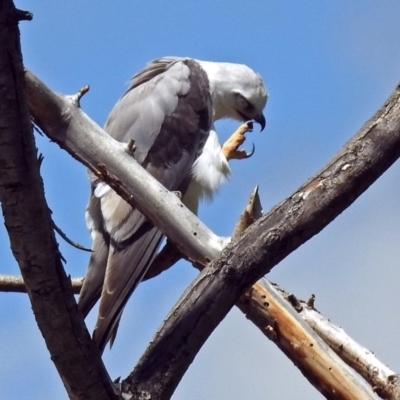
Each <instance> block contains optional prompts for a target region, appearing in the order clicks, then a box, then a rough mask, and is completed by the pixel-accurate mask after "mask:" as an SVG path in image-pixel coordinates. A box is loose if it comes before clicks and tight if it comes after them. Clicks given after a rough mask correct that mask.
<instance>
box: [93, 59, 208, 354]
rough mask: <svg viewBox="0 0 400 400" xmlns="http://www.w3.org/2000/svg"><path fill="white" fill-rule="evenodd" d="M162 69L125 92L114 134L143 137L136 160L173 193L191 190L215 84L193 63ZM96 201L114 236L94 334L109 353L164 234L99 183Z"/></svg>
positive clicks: (123, 138)
mask: <svg viewBox="0 0 400 400" xmlns="http://www.w3.org/2000/svg"><path fill="white" fill-rule="evenodd" d="M162 71H164V72H162V73H160V74H158V75H155V76H154V77H152V78H151V79H150V80H148V81H146V82H144V83H142V84H141V85H140V86H137V87H135V88H133V89H131V90H128V91H127V92H126V93H125V95H124V96H123V97H122V98H121V100H120V101H119V103H118V104H117V105H116V109H114V110H113V112H112V113H111V115H110V119H109V121H108V122H107V124H106V129H107V130H108V132H109V133H110V134H111V135H112V136H113V137H116V138H117V139H118V140H120V141H128V140H129V139H130V138H133V139H135V143H136V146H137V150H136V151H135V153H134V156H135V157H136V158H137V160H138V161H139V162H140V163H141V164H142V166H143V167H144V168H146V170H147V171H148V172H149V173H151V174H152V175H153V176H154V177H155V178H156V179H158V180H159V181H160V182H161V183H162V184H163V185H164V186H165V187H166V188H167V189H169V190H181V191H184V190H185V189H186V186H187V184H188V174H189V172H190V170H191V166H192V165H193V163H194V161H195V159H196V158H197V157H198V155H199V154H200V153H201V150H202V147H203V145H204V143H205V141H206V139H207V135H208V131H209V128H210V126H211V118H212V111H211V99H210V93H209V86H208V79H207V76H206V74H205V73H204V71H203V70H202V69H201V68H200V66H199V65H198V64H197V63H196V62H195V61H193V60H189V59H185V60H180V61H173V63H172V65H170V66H169V67H168V68H164V69H162ZM136 106H137V107H139V111H138V110H136V109H135V107H136ZM95 195H96V196H98V197H99V198H100V206H101V213H102V218H103V221H104V226H105V230H106V232H108V233H109V234H110V250H109V255H108V261H107V271H106V276H105V281H104V285H103V290H102V294H101V300H100V306H99V317H98V320H97V325H96V328H95V332H94V335H93V337H94V340H95V341H96V343H97V345H98V347H99V348H100V349H101V350H103V349H104V347H105V345H106V343H107V342H108V341H109V340H110V338H111V337H113V336H114V333H115V329H116V328H117V326H118V321H119V317H120V315H121V313H122V310H123V308H124V306H125V304H126V302H127V300H128V298H129V296H130V295H131V294H132V292H133V290H134V289H135V287H136V286H137V284H138V283H139V282H140V281H141V279H142V278H143V275H144V274H145V273H146V271H147V269H148V267H149V266H150V263H151V261H152V259H153V257H154V255H155V253H156V251H157V248H158V246H159V244H160V242H161V240H162V237H163V235H162V233H161V232H160V231H159V230H158V229H157V228H156V227H154V226H153V225H152V224H151V223H150V222H148V221H147V220H146V218H145V217H144V216H143V215H142V214H141V213H140V212H139V211H138V210H136V209H134V208H132V207H131V206H130V205H129V204H127V203H126V202H125V201H124V200H123V199H121V198H120V197H119V196H118V195H117V194H116V193H115V192H114V191H112V190H111V189H110V188H109V187H107V186H106V185H104V184H100V185H98V186H97V188H96V190H95Z"/></svg>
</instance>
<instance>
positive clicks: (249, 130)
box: [243, 119, 254, 132]
mask: <svg viewBox="0 0 400 400" xmlns="http://www.w3.org/2000/svg"><path fill="white" fill-rule="evenodd" d="M243 125H247V131H246V132H253V126H254V122H253V120H252V119H251V120H249V121H246V122H245V123H244V124H243Z"/></svg>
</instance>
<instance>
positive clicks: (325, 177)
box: [123, 87, 400, 399]
mask: <svg viewBox="0 0 400 400" xmlns="http://www.w3.org/2000/svg"><path fill="white" fill-rule="evenodd" d="M399 156H400V88H399V87H397V88H396V90H395V91H394V93H393V94H392V95H391V97H390V98H389V99H388V101H387V102H386V103H385V105H384V106H383V107H382V108H381V109H380V110H379V111H378V112H377V113H376V114H375V115H374V117H373V118H372V119H371V120H370V121H368V122H367V123H366V124H365V126H364V127H363V128H362V129H361V130H360V131H359V133H357V134H356V135H355V136H354V137H353V138H352V139H351V140H350V141H349V142H348V143H347V144H346V145H345V146H344V147H343V148H342V149H341V150H340V152H339V153H338V154H337V155H336V156H335V157H334V158H333V160H332V161H331V162H329V163H328V165H327V166H326V167H324V168H323V169H322V171H320V172H319V173H318V174H317V175H316V176H314V177H313V178H311V179H310V180H309V181H308V182H307V183H306V184H305V185H303V186H302V187H301V188H300V189H299V190H297V191H296V192H295V193H294V194H293V195H292V196H290V197H289V198H288V199H287V200H285V201H284V202H282V203H281V204H279V205H278V206H276V207H275V208H274V209H272V210H271V211H270V212H269V213H268V214H267V215H265V216H263V217H262V218H260V219H259V220H258V221H257V222H255V223H254V224H253V225H252V226H251V227H250V228H249V229H248V230H247V231H246V232H245V233H244V234H243V235H242V236H241V237H240V239H239V240H238V241H235V242H233V243H231V244H229V245H228V246H227V247H226V248H225V250H224V251H223V252H222V254H221V255H220V256H218V257H217V259H215V260H213V261H212V262H211V263H210V264H209V265H208V266H207V267H206V268H205V269H204V270H203V271H202V273H201V274H200V275H199V277H198V278H197V279H196V280H195V281H194V282H193V284H192V285H191V286H190V288H189V289H188V290H187V291H186V292H185V293H184V295H183V296H182V297H181V299H180V300H179V302H178V304H177V305H176V306H175V308H174V310H172V311H171V313H170V314H169V315H168V317H167V318H166V320H165V322H164V324H163V325H162V327H161V328H160V329H159V331H158V332H157V333H156V335H155V337H154V339H153V340H152V342H151V344H150V346H149V347H148V348H147V350H146V351H145V353H144V355H143V356H142V358H141V360H140V361H139V363H138V365H137V367H136V368H135V370H134V371H133V372H132V373H131V374H130V375H129V377H128V378H127V379H126V380H125V381H124V385H123V386H124V390H126V391H127V392H128V393H130V392H132V393H141V394H146V393H148V394H151V396H152V398H157V399H167V398H169V397H170V396H171V394H172V393H173V391H174V390H175V388H176V386H177V384H178V382H179V380H180V379H181V377H182V376H183V374H184V373H185V371H186V369H187V368H188V366H189V365H190V363H191V362H192V361H193V359H194V357H195V355H196V353H197V351H198V350H199V348H200V347H201V346H202V344H203V343H204V342H205V340H206V339H207V338H208V336H209V335H210V334H211V332H212V331H213V329H214V328H215V327H216V326H217V325H218V323H219V321H221V320H222V319H223V318H224V317H225V315H226V314H227V313H228V311H229V310H230V308H231V307H232V306H233V305H234V304H235V302H236V301H237V300H238V298H239V297H240V295H241V294H242V293H243V292H244V291H245V290H246V289H247V288H248V287H249V286H251V285H252V284H253V283H254V282H256V281H257V280H258V279H259V278H261V277H262V276H263V275H264V274H266V273H268V272H269V271H270V270H271V268H273V267H274V266H275V265H276V264H278V263H279V262H280V261H281V260H282V259H283V258H285V257H286V256H287V255H288V254H290V253H291V252H292V251H294V250H295V249H296V248H298V247H299V246H300V245H301V244H303V243H304V242H305V241H307V240H309V239H310V238H311V237H312V236H314V235H315V234H317V233H318V232H320V231H321V230H322V229H323V228H324V227H325V226H326V225H328V224H329V223H330V222H331V221H332V220H333V219H335V218H336V217H337V216H338V215H339V214H340V213H341V212H343V210H345V209H346V208H347V207H349V206H350V205H351V204H352V203H353V202H354V200H355V199H356V198H357V197H358V196H360V195H361V194H362V193H363V192H364V191H365V190H366V189H367V188H368V187H369V186H370V185H371V184H372V183H373V182H374V181H375V180H376V179H377V178H378V177H379V176H380V175H381V174H382V173H383V172H384V171H386V170H387V169H388V168H389V167H390V166H391V165H392V164H393V163H394V161H395V160H396V159H397V158H398V157H399Z"/></svg>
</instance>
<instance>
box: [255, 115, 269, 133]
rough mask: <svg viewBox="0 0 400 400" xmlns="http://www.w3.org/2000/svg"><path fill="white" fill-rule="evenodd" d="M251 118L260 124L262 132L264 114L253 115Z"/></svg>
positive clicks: (264, 122) (264, 123)
mask: <svg viewBox="0 0 400 400" xmlns="http://www.w3.org/2000/svg"><path fill="white" fill-rule="evenodd" d="M253 120H254V121H256V122H257V123H259V124H260V126H261V132H262V131H263V130H264V128H265V125H266V121H265V117H264V114H260V115H256V116H255V117H253Z"/></svg>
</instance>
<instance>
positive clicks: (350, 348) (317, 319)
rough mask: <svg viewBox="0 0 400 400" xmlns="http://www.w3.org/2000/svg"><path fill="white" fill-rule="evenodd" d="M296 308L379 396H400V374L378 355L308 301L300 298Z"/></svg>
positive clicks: (387, 397) (389, 398)
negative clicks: (378, 357) (381, 360)
mask: <svg viewBox="0 0 400 400" xmlns="http://www.w3.org/2000/svg"><path fill="white" fill-rule="evenodd" d="M280 291H281V289H280ZM293 307H294V308H295V309H296V311H297V312H298V313H299V314H300V316H301V317H302V318H303V319H304V321H305V322H307V324H308V325H309V326H311V328H312V329H313V330H314V331H315V332H316V333H317V334H318V336H319V337H321V338H322V339H323V340H324V341H325V343H327V344H328V345H329V347H330V348H332V349H333V351H334V352H335V353H336V354H338V355H339V357H340V358H342V359H343V360H344V361H345V362H346V363H347V364H348V365H349V366H351V367H352V368H353V369H354V370H355V371H357V372H358V373H359V374H360V375H361V376H362V377H363V378H364V379H365V380H366V381H367V382H369V384H370V385H371V387H373V388H374V390H375V391H376V392H377V393H378V394H379V396H381V397H382V398H383V399H388V400H399V399H400V376H399V374H396V373H395V372H394V371H392V370H391V369H390V368H388V367H387V366H386V365H384V364H383V363H381V362H380V361H379V360H378V359H377V358H376V356H375V354H373V353H372V352H371V351H369V350H368V349H366V348H365V347H363V346H361V345H359V344H358V343H357V342H355V341H354V340H353V339H352V338H350V337H349V336H348V335H347V334H346V332H345V331H344V330H343V329H342V328H340V327H338V326H336V325H334V324H332V322H330V321H329V320H328V319H327V318H325V317H324V316H323V315H321V314H320V313H319V312H318V311H316V310H315V309H314V308H312V307H310V306H309V305H308V304H307V303H306V302H304V301H298V300H296V301H295V303H294V304H293Z"/></svg>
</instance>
